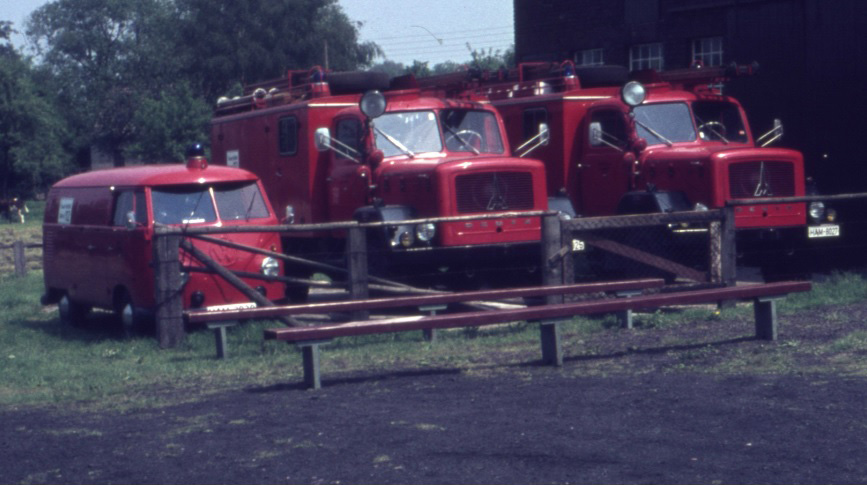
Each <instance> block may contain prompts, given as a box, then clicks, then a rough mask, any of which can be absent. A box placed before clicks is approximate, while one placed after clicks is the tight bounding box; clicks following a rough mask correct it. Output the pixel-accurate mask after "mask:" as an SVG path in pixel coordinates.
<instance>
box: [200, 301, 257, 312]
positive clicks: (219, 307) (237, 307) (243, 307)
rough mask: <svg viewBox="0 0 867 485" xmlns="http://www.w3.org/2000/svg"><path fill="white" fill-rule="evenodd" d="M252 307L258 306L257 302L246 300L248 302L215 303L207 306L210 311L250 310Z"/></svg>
mask: <svg viewBox="0 0 867 485" xmlns="http://www.w3.org/2000/svg"><path fill="white" fill-rule="evenodd" d="M250 308H256V302H252V301H250V302H246V303H229V304H226V305H214V306H209V307H205V310H207V311H209V312H226V311H229V310H248V309H250Z"/></svg>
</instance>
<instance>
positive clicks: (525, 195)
mask: <svg viewBox="0 0 867 485" xmlns="http://www.w3.org/2000/svg"><path fill="white" fill-rule="evenodd" d="M455 189H456V192H457V194H456V196H457V202H458V212H459V213H461V214H468V213H474V212H492V211H514V210H530V209H533V200H534V198H533V176H532V174H530V173H529V172H488V173H472V174H467V175H459V176H458V177H457V178H456V179H455Z"/></svg>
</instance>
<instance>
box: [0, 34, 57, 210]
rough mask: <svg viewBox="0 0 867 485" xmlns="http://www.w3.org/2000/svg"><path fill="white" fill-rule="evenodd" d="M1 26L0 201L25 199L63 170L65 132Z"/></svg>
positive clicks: (50, 99) (30, 70)
mask: <svg viewBox="0 0 867 485" xmlns="http://www.w3.org/2000/svg"><path fill="white" fill-rule="evenodd" d="M12 32H13V31H12V26H11V24H10V23H9V22H0V198H4V199H5V198H7V197H10V196H13V195H14V196H21V197H30V196H32V195H33V193H34V192H37V191H41V190H44V189H45V187H46V186H47V185H48V184H50V183H51V182H53V181H54V180H56V179H57V178H59V177H60V176H61V175H63V174H64V173H65V170H66V169H67V168H68V167H67V166H65V163H66V162H68V157H66V156H65V153H64V150H63V149H64V139H65V135H66V127H65V123H64V120H63V118H62V117H60V116H59V114H58V112H57V110H56V109H55V106H54V103H53V99H52V97H51V96H50V94H49V93H48V92H47V91H46V90H44V89H40V84H39V83H38V82H37V81H36V77H35V73H34V70H33V68H32V66H31V65H30V63H29V62H28V61H27V60H26V59H24V58H22V57H21V55H20V54H19V53H18V52H17V51H16V50H15V49H14V48H13V47H12V45H11V43H10V42H9V40H10V36H11V34H12Z"/></svg>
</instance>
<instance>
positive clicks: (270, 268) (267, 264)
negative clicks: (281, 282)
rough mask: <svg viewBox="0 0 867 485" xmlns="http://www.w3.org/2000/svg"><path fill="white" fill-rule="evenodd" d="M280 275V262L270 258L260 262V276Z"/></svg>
mask: <svg viewBox="0 0 867 485" xmlns="http://www.w3.org/2000/svg"><path fill="white" fill-rule="evenodd" d="M279 273H280V262H279V261H277V260H276V259H274V258H272V257H271V256H268V257H266V258H265V259H263V260H262V274H263V275H265V276H277V275H278V274H279Z"/></svg>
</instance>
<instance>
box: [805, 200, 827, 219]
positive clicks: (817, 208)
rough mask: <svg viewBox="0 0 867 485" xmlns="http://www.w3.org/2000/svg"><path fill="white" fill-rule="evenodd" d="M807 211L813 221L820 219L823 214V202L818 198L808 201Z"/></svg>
mask: <svg viewBox="0 0 867 485" xmlns="http://www.w3.org/2000/svg"><path fill="white" fill-rule="evenodd" d="M808 213H809V214H810V219H812V220H813V221H815V222H819V221H821V220H822V218H823V217H824V216H825V203H824V202H822V201H819V200H817V201H813V202H810V207H809V210H808Z"/></svg>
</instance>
